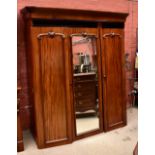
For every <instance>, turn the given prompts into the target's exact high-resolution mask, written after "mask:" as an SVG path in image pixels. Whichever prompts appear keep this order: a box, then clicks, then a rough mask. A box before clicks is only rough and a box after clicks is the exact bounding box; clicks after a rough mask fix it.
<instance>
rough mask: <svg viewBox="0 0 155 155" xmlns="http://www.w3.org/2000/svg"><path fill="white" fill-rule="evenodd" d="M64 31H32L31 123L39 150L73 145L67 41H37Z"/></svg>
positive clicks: (58, 38) (56, 39)
mask: <svg viewBox="0 0 155 155" xmlns="http://www.w3.org/2000/svg"><path fill="white" fill-rule="evenodd" d="M63 30H64V29H63V28H60V29H59V28H52V29H51V28H48V27H46V28H39V27H31V28H30V32H31V33H30V39H29V46H30V45H31V46H30V47H31V48H30V51H31V52H32V53H30V54H31V56H29V59H28V62H29V63H30V65H29V67H30V66H31V67H33V70H31V71H33V72H32V73H31V74H32V76H31V80H32V85H31V89H30V90H31V94H32V96H33V98H34V99H33V100H32V101H33V108H32V109H33V117H32V118H33V121H32V122H33V123H34V124H35V125H32V131H33V133H34V137H35V139H36V141H37V144H38V147H39V148H45V147H50V146H55V145H60V144H65V143H70V142H71V141H72V132H71V112H69V111H71V105H70V101H69V100H70V97H69V89H70V85H69V80H68V70H67V68H69V67H68V65H67V63H68V48H67V46H65V45H66V38H65V39H62V38H61V36H55V37H54V38H49V37H43V38H42V39H41V40H38V39H37V36H38V34H40V33H46V32H49V31H50V32H52V31H55V32H64V31H65V30H64V31H63ZM66 33H67V32H66ZM33 123H32V124H33Z"/></svg>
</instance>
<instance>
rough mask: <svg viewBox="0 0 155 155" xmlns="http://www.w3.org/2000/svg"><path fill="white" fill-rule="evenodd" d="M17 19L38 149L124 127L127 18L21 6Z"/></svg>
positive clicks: (106, 13) (98, 13) (101, 13)
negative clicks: (20, 18)
mask: <svg viewBox="0 0 155 155" xmlns="http://www.w3.org/2000/svg"><path fill="white" fill-rule="evenodd" d="M22 15H23V18H24V20H25V36H26V54H27V68H28V81H29V96H30V102H31V104H32V113H31V114H32V116H31V122H32V123H31V124H32V125H31V131H32V133H33V135H34V138H35V140H36V142H37V146H38V148H45V147H51V146H56V145H62V144H67V143H71V142H73V141H75V140H77V139H81V138H84V137H88V136H91V135H95V134H97V133H101V132H107V131H109V130H112V129H116V128H119V127H123V126H125V125H126V123H127V122H126V100H125V71H124V69H125V67H124V66H125V64H124V63H125V54H124V23H125V20H126V17H127V15H128V14H125V13H112V12H101V11H88V10H70V9H56V8H42V7H26V8H24V9H23V10H22Z"/></svg>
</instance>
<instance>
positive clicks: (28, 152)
mask: <svg viewBox="0 0 155 155" xmlns="http://www.w3.org/2000/svg"><path fill="white" fill-rule="evenodd" d="M127 116H128V125H127V126H125V127H123V128H119V129H116V130H113V131H110V132H107V133H101V134H98V135H95V136H91V137H88V138H84V139H82V140H78V141H75V142H73V143H72V144H67V145H63V146H57V147H51V148H47V149H41V150H39V149H38V148H37V146H36V144H35V142H34V140H33V138H32V136H31V134H30V133H29V132H28V131H26V132H24V146H25V150H24V151H23V152H20V153H18V155H132V154H133V149H134V147H135V145H136V143H137V138H138V124H137V123H138V122H137V121H138V110H137V108H129V109H128V110H127Z"/></svg>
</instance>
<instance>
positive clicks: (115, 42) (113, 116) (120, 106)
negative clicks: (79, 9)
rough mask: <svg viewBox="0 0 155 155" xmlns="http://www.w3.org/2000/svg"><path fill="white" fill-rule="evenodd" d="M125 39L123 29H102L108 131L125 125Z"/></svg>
mask: <svg viewBox="0 0 155 155" xmlns="http://www.w3.org/2000/svg"><path fill="white" fill-rule="evenodd" d="M111 33H115V34H114V35H113V34H112V35H111ZM123 38H124V34H123V30H121V29H112V28H111V29H108V28H107V29H106V28H104V29H102V40H103V42H102V47H103V50H102V52H103V55H102V57H105V59H104V60H103V61H104V63H105V68H103V72H102V74H103V79H104V88H105V89H106V102H105V113H106V118H107V120H106V126H107V129H108V130H109V129H112V128H115V127H117V126H120V125H122V124H124V123H125V118H124V105H125V102H124V97H125V96H124V87H125V86H124V74H123V65H124V64H123V54H122V53H123Z"/></svg>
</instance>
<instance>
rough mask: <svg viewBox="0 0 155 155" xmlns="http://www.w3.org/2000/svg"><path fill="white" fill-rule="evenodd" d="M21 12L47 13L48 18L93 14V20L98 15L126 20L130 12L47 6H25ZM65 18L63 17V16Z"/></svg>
mask: <svg viewBox="0 0 155 155" xmlns="http://www.w3.org/2000/svg"><path fill="white" fill-rule="evenodd" d="M21 13H22V14H23V15H24V17H25V18H27V19H31V18H34V17H35V18H39V16H42V15H45V16H46V18H51V15H54V16H55V15H60V14H63V16H64V17H65V16H77V17H80V16H82V18H87V17H88V16H91V18H92V20H93V17H94V20H96V17H99V18H100V19H102V18H103V19H104V18H105V17H108V18H118V19H121V20H123V21H125V20H126V17H127V16H128V15H129V14H128V13H121V12H107V11H98V10H96V11H95V10H80V9H65V8H63V9H62V8H45V7H32V6H31V7H30V6H29V7H25V8H23V9H22V10H21ZM62 18H63V17H62Z"/></svg>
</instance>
